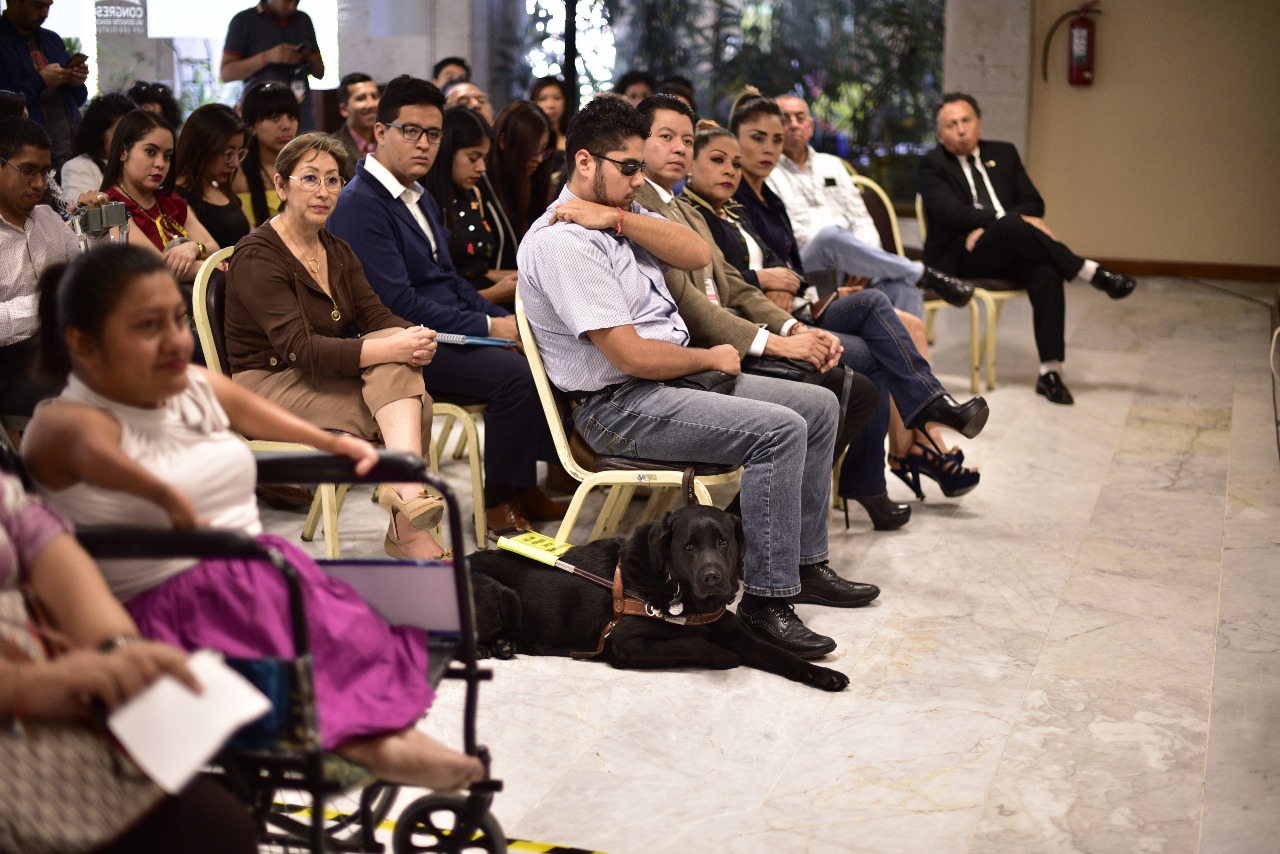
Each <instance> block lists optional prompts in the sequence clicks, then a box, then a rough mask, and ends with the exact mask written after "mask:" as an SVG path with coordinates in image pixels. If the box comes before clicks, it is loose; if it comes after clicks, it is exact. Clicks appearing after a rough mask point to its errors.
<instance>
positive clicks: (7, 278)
mask: <svg viewBox="0 0 1280 854" xmlns="http://www.w3.org/2000/svg"><path fill="white" fill-rule="evenodd" d="M79 254H80V245H79V243H77V242H76V236H75V235H74V234H72V233H71V229H69V228H67V224H66V223H64V222H63V221H62V217H60V216H58V214H57V213H56V212H55V211H54V209H53V208H51V207H49V206H48V205H36V206H35V207H34V208H32V209H31V213H29V214H27V222H26V224H25V225H24V226H23V227H22V228H19V227H18V226H16V225H14V224H13V223H11V222H9V221H8V220H6V219H5V218H4V217H3V216H0V347H7V346H9V345H10V344H17V343H18V342H20V341H25V340H27V339H28V338H30V337H31V336H32V335H34V334H35V333H36V330H37V329H38V328H39V327H40V317H39V303H40V293H39V288H38V287H37V285H38V284H39V281H40V274H41V273H43V272H44V271H45V270H46V269H48V268H49V267H50V266H52V265H53V264H66V263H69V262H70V261H71V260H72V259H73V258H75V257H76V256H77V255H79Z"/></svg>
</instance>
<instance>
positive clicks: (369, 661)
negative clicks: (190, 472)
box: [125, 534, 434, 750]
mask: <svg viewBox="0 0 1280 854" xmlns="http://www.w3.org/2000/svg"><path fill="white" fill-rule="evenodd" d="M258 541H259V542H261V543H262V544H264V545H267V546H271V547H273V548H275V549H277V550H279V551H280V552H281V554H282V555H283V556H284V558H285V560H286V561H288V562H290V563H292V564H293V566H294V567H296V568H297V570H298V576H299V578H300V579H301V581H302V591H303V607H304V610H305V611H306V617H307V632H308V638H309V641H310V644H311V655H312V659H313V662H314V669H315V691H316V713H317V717H318V719H319V723H320V736H321V740H322V741H323V742H324V746H325V749H326V750H332V749H333V748H334V747H336V746H337V745H339V744H342V743H343V742H345V741H349V740H350V739H353V738H360V737H362V736H371V735H380V734H383V733H390V732H398V731H399V730H402V729H405V728H407V727H410V726H413V724H414V723H415V722H416V721H417V720H418V719H419V718H421V717H422V715H423V714H424V713H425V712H426V710H427V709H428V708H429V707H430V706H431V701H432V699H433V697H434V692H433V691H432V689H431V685H430V683H428V681H427V633H426V632H425V631H423V630H421V629H415V628H410V627H407V626H389V625H387V624H386V623H385V622H383V620H382V618H381V617H379V616H378V615H377V614H375V613H374V612H373V611H372V610H371V609H370V608H369V606H368V605H366V604H365V602H364V600H363V599H361V598H360V596H359V594H358V593H356V591H355V590H354V589H353V588H352V587H351V586H350V585H348V584H347V583H346V582H343V581H338V580H336V579H333V578H329V577H328V576H327V575H325V574H324V572H323V571H322V570H321V569H320V567H319V566H317V565H316V562H315V561H314V560H312V559H311V557H310V555H308V554H306V553H305V552H303V551H302V550H301V549H299V548H297V547H296V546H294V545H293V544H292V543H289V542H287V541H285V540H283V539H281V538H280V537H277V536H274V535H271V534H263V535H262V536H260V537H259V538H258ZM125 607H126V608H127V609H128V610H129V613H130V614H131V615H133V619H134V621H135V622H137V624H138V629H139V630H140V631H141V632H142V634H143V636H145V637H148V638H151V639H153V640H161V641H167V642H169V643H172V644H174V645H175V646H178V647H181V648H182V649H185V650H188V651H194V650H197V649H213V650H217V651H218V652H221V653H223V654H225V655H227V656H229V657H232V658H263V657H276V658H287V657H291V656H292V655H293V637H292V635H291V633H290V629H289V597H288V591H287V589H286V587H285V583H284V579H283V578H282V577H281V575H280V573H279V572H278V571H277V570H276V569H275V568H273V567H272V566H271V565H270V564H267V563H262V562H258V561H245V560H240V559H224V558H215V559H210V560H205V561H201V562H200V563H198V564H196V565H195V566H193V567H192V568H191V569H189V570H187V571H186V572H183V573H182V574H180V575H176V576H174V577H173V578H170V579H168V580H167V581H165V582H164V583H163V584H161V585H160V586H159V587H156V588H155V589H153V590H148V591H147V592H146V593H143V594H142V595H140V596H137V597H135V598H134V599H132V600H130V601H129V602H127V603H126V605H125Z"/></svg>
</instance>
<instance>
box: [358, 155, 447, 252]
mask: <svg viewBox="0 0 1280 854" xmlns="http://www.w3.org/2000/svg"><path fill="white" fill-rule="evenodd" d="M364 171H366V172H368V173H369V174H370V175H371V176H372V177H374V178H376V179H377V181H378V183H379V184H381V185H382V186H384V187H386V188H387V192H388V193H390V194H391V197H392V198H393V199H399V200H400V201H402V202H404V206H405V207H407V208H408V209H409V215H410V216H411V217H413V221H414V222H416V223H417V224H418V225H419V227H421V228H422V233H423V234H425V235H426V236H427V240H429V241H431V257H432V258H435V259H436V260H437V261H438V260H440V252H439V248H438V247H437V246H436V236H435V234H434V233H433V232H432V231H431V224H430V223H428V222H427V217H426V215H425V214H424V213H423V212H422V208H420V207H418V200H419V199H421V198H422V194H423V193H425V192H426V191H425V190H423V189H422V185H421V184H419V183H418V182H417V181H414V182H413V183H412V184H410V185H409V186H407V187H406V186H405V185H404V184H401V183H400V180H399V179H398V178H396V176H395V175H392V174H391V170H389V169H388V168H387V167H385V166H383V165H382V164H381V163H380V162H378V155H377V154H374V155H373V156H372V157H366V158H365V159H364Z"/></svg>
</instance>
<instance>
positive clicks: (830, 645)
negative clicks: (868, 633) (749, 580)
mask: <svg viewBox="0 0 1280 854" xmlns="http://www.w3.org/2000/svg"><path fill="white" fill-rule="evenodd" d="M738 619H739V620H741V621H742V624H743V625H744V626H746V627H747V631H749V632H751V633H752V634H753V635H755V636H756V637H758V638H760V639H761V640H763V641H765V642H767V643H771V644H773V645H774V646H776V647H778V648H780V649H785V650H786V651H787V652H789V653H791V654H792V655H795V656H798V657H800V658H821V657H822V656H824V655H826V654H827V653H829V652H834V651H835V648H836V642H835V641H833V640H832V639H831V638H829V637H827V636H826V635H820V634H818V633H817V632H815V631H812V630H810V629H809V628H808V627H807V626H805V624H804V623H802V622H801V621H800V618H799V617H797V616H796V611H795V609H794V608H792V607H791V605H790V603H788V602H787V601H786V600H784V599H774V600H772V601H770V603H769V604H768V605H764V606H763V607H760V608H757V609H756V610H754V611H752V612H750V613H747V612H746V611H744V610H742V609H741V608H739V609H738Z"/></svg>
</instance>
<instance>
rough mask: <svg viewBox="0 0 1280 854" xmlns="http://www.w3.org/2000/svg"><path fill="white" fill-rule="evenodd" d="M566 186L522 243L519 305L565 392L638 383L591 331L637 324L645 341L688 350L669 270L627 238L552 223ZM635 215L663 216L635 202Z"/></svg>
mask: <svg viewBox="0 0 1280 854" xmlns="http://www.w3.org/2000/svg"><path fill="white" fill-rule="evenodd" d="M572 198H574V195H573V193H571V192H569V189H568V188H567V187H566V188H565V189H564V190H563V191H562V192H561V193H560V198H559V199H557V200H556V202H555V203H554V204H552V206H551V207H549V208H548V209H547V212H546V213H544V214H543V215H542V216H541V217H539V218H538V220H537V222H535V223H534V224H533V225H532V226H531V227H530V228H529V233H528V234H526V235H525V236H524V239H523V240H521V241H520V253H519V256H518V258H517V263H516V268H517V269H518V270H519V271H520V299H521V300H522V301H523V303H524V309H525V313H526V314H527V315H528V317H529V325H530V326H532V327H533V334H534V337H535V338H536V339H537V344H538V349H539V351H540V352H541V354H542V361H543V364H544V365H545V366H546V369H547V376H548V377H550V379H551V382H553V383H555V384H556V386H557V387H559V388H560V389H562V390H564V391H598V390H600V389H602V388H604V387H605V386H608V385H614V384H615V383H620V382H625V381H626V380H629V379H631V377H629V376H627V375H626V374H624V373H623V372H622V371H620V370H618V368H617V367H616V366H615V365H614V364H613V363H612V362H610V361H609V359H608V358H607V357H606V356H605V355H604V353H601V352H600V351H599V350H598V349H597V348H596V346H595V345H594V344H592V343H591V339H590V338H589V337H587V333H588V332H590V331H592V330H596V329H612V328H613V327H615V326H634V327H635V328H636V333H637V334H638V335H640V337H642V338H649V339H652V340H656V341H666V342H668V343H670V344H677V345H679V346H682V347H683V346H686V345H688V343H689V328H688V327H687V326H685V323H684V320H682V319H681V317H680V313H679V311H677V310H676V303H675V300H673V299H672V298H671V292H670V291H668V290H667V285H666V280H665V279H664V277H663V272H664V269H663V265H662V263H661V262H660V261H658V259H657V258H655V257H653V255H651V254H649V253H648V252H647V251H645V250H644V249H642V248H640V247H639V246H636V245H635V244H634V243H632V242H631V241H630V240H628V239H627V238H625V237H620V236H617V235H615V234H614V233H613V231H612V230H610V231H599V230H594V229H587V228H583V227H582V226H580V225H576V224H574V223H570V222H558V223H555V224H552V223H551V222H550V219H551V212H552V211H553V210H554V209H555V207H556V205H558V204H560V203H562V202H566V201H568V200H570V199H572ZM631 213H633V214H635V215H637V216H652V217H658V218H661V217H659V215H658V214H655V213H650V212H649V211H646V210H645V209H644V208H642V207H640V205H638V204H636V203H635V202H632V203H631Z"/></svg>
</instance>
